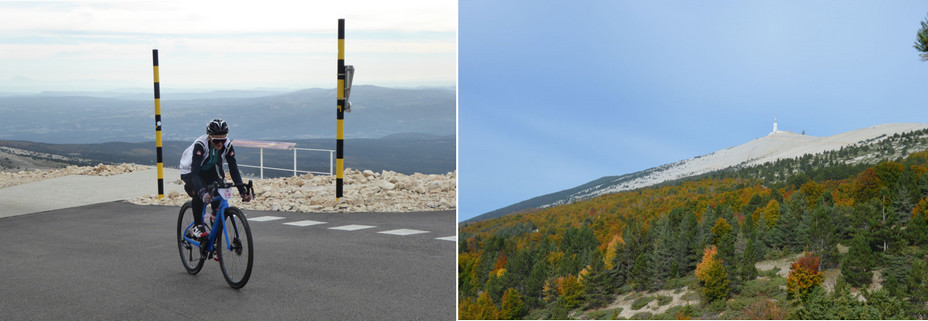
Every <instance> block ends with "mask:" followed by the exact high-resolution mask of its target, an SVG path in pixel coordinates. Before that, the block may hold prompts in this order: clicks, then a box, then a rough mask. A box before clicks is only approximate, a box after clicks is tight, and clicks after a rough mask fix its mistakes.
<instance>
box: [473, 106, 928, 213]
mask: <svg viewBox="0 0 928 321" xmlns="http://www.w3.org/2000/svg"><path fill="white" fill-rule="evenodd" d="M923 129H928V124H925V123H897V124H883V125H876V126H871V127H867V128H863V129H858V130H854V131H850V132H846V133H843V134H837V135H834V136H828V137H815V136H807V135H801V134H796V133H793V132H790V131H784V130H780V129H779V128H778V126H777V122H776V119H774V123H773V131H771V132H770V133H769V134H767V135H766V136H763V137H760V138H757V139H754V140H751V141H749V142H747V143H745V144H742V145H738V146H735V147H729V148H726V149H723V150H719V151H716V152H713V153H710V154H707V155H702V156H697V157H694V158H690V159H686V160H682V161H678V162H675V163H670V164H665V165H661V166H658V167H654V168H651V169H647V170H644V171H641V172H637V173H631V174H626V175H620V176H609V177H603V178H600V179H597V180H595V181H592V182H590V183H587V184H584V185H581V186H578V187H575V188H572V189H568V190H564V191H560V192H555V193H551V194H547V195H543V196H539V197H536V198H533V199H530V200H526V201H523V202H520V203H516V204H513V205H510V206H508V207H505V208H502V209H499V210H495V211H492V212H488V213H485V214H483V215H480V216H478V217H475V218H473V219H471V220H472V221H479V220H482V219H487V218H492V217H498V216H502V215H505V214H509V213H514V212H518V211H523V210H527V209H532V208H544V207H549V206H556V205H562V204H567V203H573V202H576V201H580V200H586V199H590V198H593V197H596V196H599V195H603V194H609V193H616V192H621V191H626V190H632V189H636V188H642V187H648V186H652V185H655V184H660V183H663V182H667V181H672V180H676V179H681V178H687V177H692V176H696V175H701V174H706V173H711V172H715V171H718V170H723V169H727V168H731V167H735V166H752V165H760V164H764V163H767V162H773V161H776V160H780V159H789V158H797V157H801V156H803V155H806V154H812V155H814V154H821V153H823V152H827V151H835V150H840V149H841V148H844V147H849V146H852V145H855V144H859V145H869V144H874V143H878V142H880V141H882V140H884V139H886V138H888V137H891V136H893V135H895V134H904V133H908V132H912V131H918V130H923ZM915 148H917V149H920V150H924V149H926V148H928V138H926V137H924V136H923V137H920V138H919V140H918V144H917V146H915ZM911 151H913V152H914V151H917V150H915V149H911ZM865 157H866V156H859V157H858V158H855V159H850V160H846V161H847V162H849V163H859V162H865V161H873V159H869V158H868V159H864V158H865ZM893 158H895V157H893Z"/></svg>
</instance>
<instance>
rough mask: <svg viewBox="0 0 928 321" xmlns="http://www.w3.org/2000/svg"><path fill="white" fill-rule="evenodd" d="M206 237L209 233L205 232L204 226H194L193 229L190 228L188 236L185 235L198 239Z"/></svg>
mask: <svg viewBox="0 0 928 321" xmlns="http://www.w3.org/2000/svg"><path fill="white" fill-rule="evenodd" d="M207 235H209V232H206V228H205V227H204V226H201V225H194V226H193V227H191V228H190V230H189V235H187V237H190V238H199V237H204V236H207Z"/></svg>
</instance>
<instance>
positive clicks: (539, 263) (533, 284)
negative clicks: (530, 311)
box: [525, 256, 548, 306]
mask: <svg viewBox="0 0 928 321" xmlns="http://www.w3.org/2000/svg"><path fill="white" fill-rule="evenodd" d="M542 257H543V256H542ZM547 266H548V264H547V263H546V262H545V260H544V259H538V260H536V261H535V265H534V266H532V272H530V273H529V274H528V278H527V279H526V280H525V295H526V297H527V301H529V304H530V305H533V306H539V305H541V297H542V290H543V289H544V286H545V277H546V275H547Z"/></svg>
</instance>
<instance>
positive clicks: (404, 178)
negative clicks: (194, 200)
mask: <svg viewBox="0 0 928 321" xmlns="http://www.w3.org/2000/svg"><path fill="white" fill-rule="evenodd" d="M344 182H345V185H344V197H342V198H340V199H338V201H336V199H335V177H334V176H329V175H325V176H314V175H312V174H306V175H303V176H296V177H286V178H274V179H263V180H255V181H254V185H255V199H254V200H253V201H252V202H249V203H244V202H242V201H241V199H240V198H238V197H235V198H233V199H232V200H230V203H231V204H232V205H233V206H237V207H240V208H243V209H253V210H262V211H282V212H422V211H444V210H454V209H455V208H457V174H456V173H455V172H450V173H447V174H444V175H435V174H432V175H425V174H419V173H416V174H413V175H404V174H399V173H396V172H391V171H383V172H380V173H375V172H373V171H369V170H366V171H363V172H362V171H358V170H352V169H350V168H349V169H346V170H345V179H344ZM172 183H173V184H181V183H180V182H179V180H178V181H175V182H172ZM189 200H190V197H189V196H187V194H184V193H177V192H173V193H169V194H168V195H165V197H164V198H163V199H160V200H159V199H158V198H157V195H148V196H143V197H139V198H135V199H131V200H129V201H130V202H132V203H135V204H141V205H173V206H180V205H182V204H183V203H184V202H186V201H189Z"/></svg>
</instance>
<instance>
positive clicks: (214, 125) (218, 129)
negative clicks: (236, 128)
mask: <svg viewBox="0 0 928 321" xmlns="http://www.w3.org/2000/svg"><path fill="white" fill-rule="evenodd" d="M206 133H207V134H209V135H226V134H228V133H229V125H228V124H226V121H225V120H222V119H219V118H216V119H213V120H211V121H210V122H209V123H208V124H206Z"/></svg>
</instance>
